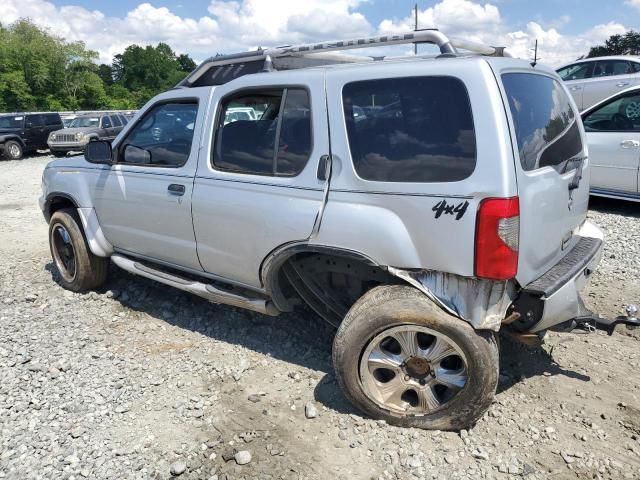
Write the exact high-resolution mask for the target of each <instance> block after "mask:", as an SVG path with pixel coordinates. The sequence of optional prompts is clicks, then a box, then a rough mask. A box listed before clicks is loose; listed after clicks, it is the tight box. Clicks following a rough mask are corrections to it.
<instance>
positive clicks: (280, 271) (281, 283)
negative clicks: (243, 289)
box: [266, 248, 399, 327]
mask: <svg viewBox="0 0 640 480" xmlns="http://www.w3.org/2000/svg"><path fill="white" fill-rule="evenodd" d="M267 280H268V282H267V285H266V287H267V291H268V292H269V294H270V295H271V297H272V299H273V301H274V303H275V305H276V306H277V307H278V308H279V309H280V310H281V311H291V310H293V308H294V307H295V306H296V305H299V304H301V303H303V302H304V303H306V304H307V305H308V306H309V307H310V308H311V309H312V310H314V311H315V312H316V313H317V314H318V315H320V316H321V317H322V318H323V319H324V320H326V321H327V322H329V323H330V324H332V325H333V326H335V327H337V326H338V325H339V324H340V322H341V321H342V319H343V318H344V316H345V315H346V313H347V312H348V311H349V309H350V308H351V306H352V305H353V304H354V303H355V302H356V301H357V300H358V299H359V298H360V297H362V295H364V294H365V293H366V292H368V291H369V290H371V289H372V288H374V287H377V286H379V285H390V284H397V283H399V280H398V279H397V278H396V277H394V276H393V275H391V274H389V273H388V272H387V271H386V269H385V268H384V267H381V266H379V265H376V264H375V263H374V262H372V261H371V260H370V259H368V258H366V257H364V256H361V255H358V254H355V253H353V252H345V251H340V250H337V249H335V251H332V250H331V249H329V248H319V249H316V248H311V249H310V250H303V251H297V252H295V253H291V254H290V255H287V256H286V258H283V259H280V261H279V262H278V265H275V266H274V268H273V270H272V271H271V272H270V275H268V278H267Z"/></svg>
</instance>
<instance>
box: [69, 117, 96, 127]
mask: <svg viewBox="0 0 640 480" xmlns="http://www.w3.org/2000/svg"><path fill="white" fill-rule="evenodd" d="M98 123H100V119H99V118H98V117H78V118H74V119H73V120H72V122H71V124H70V125H69V128H83V127H97V126H98Z"/></svg>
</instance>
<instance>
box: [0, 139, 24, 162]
mask: <svg viewBox="0 0 640 480" xmlns="http://www.w3.org/2000/svg"><path fill="white" fill-rule="evenodd" d="M4 154H5V156H6V157H7V158H8V159H10V160H20V159H21V158H22V156H23V155H24V148H22V145H20V143H19V142H16V141H15V140H9V141H8V142H6V143H5V144H4Z"/></svg>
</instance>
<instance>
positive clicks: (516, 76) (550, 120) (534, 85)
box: [502, 73, 583, 171]
mask: <svg viewBox="0 0 640 480" xmlns="http://www.w3.org/2000/svg"><path fill="white" fill-rule="evenodd" d="M502 83H503V85H504V89H505V91H506V93H507V98H508V101H509V108H510V110H511V116H512V117H513V122H514V129H515V132H516V139H517V142H518V151H519V154H520V163H521V164H522V167H523V168H524V169H525V170H535V169H537V168H542V167H546V166H550V167H553V168H555V169H556V170H558V171H561V170H563V169H564V167H565V164H566V163H567V162H568V161H569V160H572V159H574V157H576V156H577V155H579V154H580V153H581V152H582V150H583V148H582V140H581V138H580V129H579V127H578V122H577V116H576V114H575V112H574V111H573V109H572V108H571V102H570V100H569V97H568V96H567V95H566V93H565V91H564V89H563V88H562V86H561V85H560V83H559V82H558V81H557V80H554V79H553V78H550V77H546V76H543V75H536V74H531V73H505V74H503V75H502Z"/></svg>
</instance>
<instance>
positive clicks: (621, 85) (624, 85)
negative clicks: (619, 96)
mask: <svg viewBox="0 0 640 480" xmlns="http://www.w3.org/2000/svg"><path fill="white" fill-rule="evenodd" d="M627 86H629V82H620V83H616V87H620V88H622V87H627Z"/></svg>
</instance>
